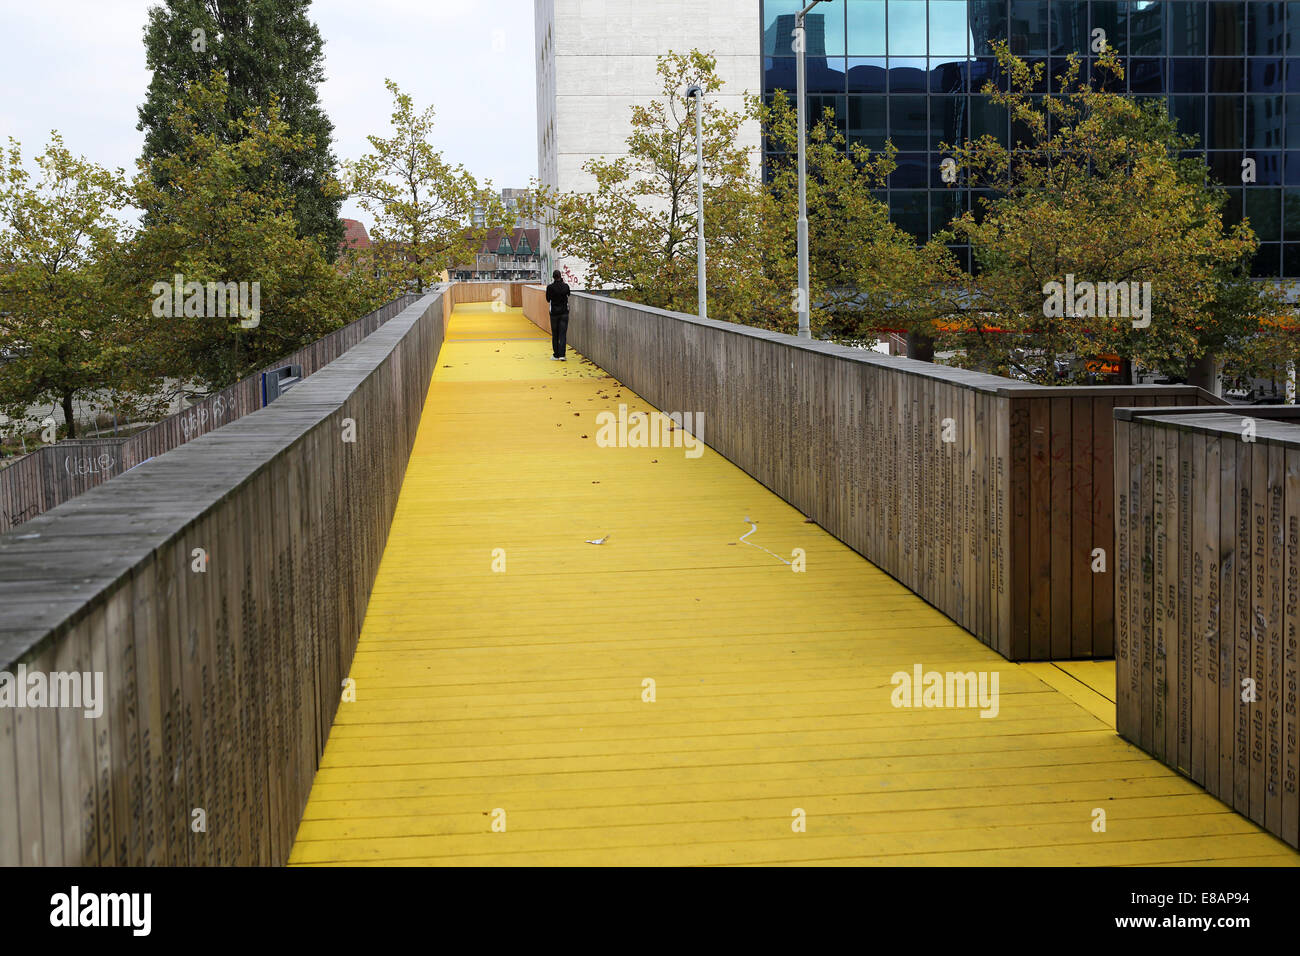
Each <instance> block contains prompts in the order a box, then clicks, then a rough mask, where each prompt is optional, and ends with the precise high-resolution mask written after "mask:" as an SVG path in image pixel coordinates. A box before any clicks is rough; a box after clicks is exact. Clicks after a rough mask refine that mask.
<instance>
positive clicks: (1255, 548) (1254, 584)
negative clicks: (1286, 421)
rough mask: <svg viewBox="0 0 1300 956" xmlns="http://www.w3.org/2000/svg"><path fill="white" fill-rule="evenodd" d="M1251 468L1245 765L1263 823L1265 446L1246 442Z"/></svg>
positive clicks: (1253, 810) (1253, 806)
mask: <svg viewBox="0 0 1300 956" xmlns="http://www.w3.org/2000/svg"><path fill="white" fill-rule="evenodd" d="M1249 447H1250V459H1249V460H1250V468H1251V508H1250V521H1251V526H1250V546H1251V556H1250V557H1251V574H1250V593H1249V598H1248V600H1249V602H1250V616H1251V621H1250V675H1251V678H1252V679H1253V680H1254V682H1255V700H1254V701H1253V702H1251V703H1250V704H1249V705H1248V706H1247V707H1246V708H1245V710H1246V713H1247V723H1248V724H1249V727H1250V736H1249V745H1248V746H1249V764H1248V770H1247V772H1248V773H1249V775H1250V818H1251V819H1252V820H1254V821H1255V822H1256V823H1259V824H1261V825H1262V824H1263V823H1264V820H1265V812H1266V808H1265V803H1266V793H1265V786H1266V782H1267V775H1266V767H1265V757H1264V754H1265V751H1266V750H1267V741H1266V740H1265V736H1266V726H1267V725H1266V721H1267V717H1266V714H1267V700H1266V693H1267V688H1266V686H1265V685H1266V675H1267V670H1268V666H1267V655H1268V649H1267V648H1268V504H1269V502H1268V457H1269V456H1268V446H1267V445H1260V444H1258V443H1255V442H1251V443H1249Z"/></svg>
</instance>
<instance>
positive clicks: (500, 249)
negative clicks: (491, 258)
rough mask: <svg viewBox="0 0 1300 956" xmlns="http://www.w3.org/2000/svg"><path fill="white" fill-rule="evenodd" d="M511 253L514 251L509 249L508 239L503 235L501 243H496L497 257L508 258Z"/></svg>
mask: <svg viewBox="0 0 1300 956" xmlns="http://www.w3.org/2000/svg"><path fill="white" fill-rule="evenodd" d="M512 252H514V250H513V249H511V248H510V237H509V236H507V235H504V234H503V235H502V236H501V241H500V242H499V243H497V255H501V256H508V255H510V253H512Z"/></svg>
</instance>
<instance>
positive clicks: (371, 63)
mask: <svg viewBox="0 0 1300 956" xmlns="http://www.w3.org/2000/svg"><path fill="white" fill-rule="evenodd" d="M152 5H153V3H151V2H150V0H35V2H34V0H0V27H3V36H0V90H3V94H0V145H7V138H8V137H10V136H12V137H14V138H15V139H17V140H18V141H19V142H21V143H22V145H23V154H24V158H25V159H27V160H28V165H29V166H30V165H31V163H30V160H31V157H32V156H34V155H36V154H37V153H39V152H40V151H41V150H42V149H43V148H44V146H45V144H46V141H47V140H48V137H49V132H50V130H52V129H57V130H58V131H59V132H61V133H62V134H63V138H64V142H65V143H66V144H67V146H68V148H69V149H70V150H72V151H73V152H74V153H78V154H81V155H84V156H86V157H87V158H88V159H91V160H93V161H94V162H97V163H99V164H100V165H101V166H108V167H118V166H120V167H122V168H123V169H125V170H126V171H127V172H128V173H132V172H133V171H134V169H135V159H136V157H137V156H139V154H140V146H141V143H142V142H143V134H141V133H139V132H137V131H136V128H135V124H136V122H137V116H136V107H137V106H139V105H140V103H141V102H143V100H144V94H145V89H146V88H147V86H148V83H149V71H148V70H147V69H145V63H144V42H143V30H144V25H145V22H146V19H147V10H148V9H149V7H150V6H152ZM311 16H312V18H313V19H314V20H315V21H316V25H317V26H318V27H319V28H320V32H321V37H322V38H323V39H324V41H325V83H324V84H323V86H322V88H321V100H322V103H323V105H324V108H325V112H326V113H327V114H329V117H330V119H331V120H333V122H334V137H335V139H334V148H335V153H336V155H337V156H338V157H339V159H340V161H341V160H344V159H355V158H357V157H358V156H360V155H361V154H362V153H363V152H364V151H365V150H366V147H367V143H366V140H365V138H366V136H367V135H370V134H377V135H388V131H389V124H388V118H389V114H390V113H391V112H392V100H391V97H390V96H389V94H388V91H387V90H386V89H384V79H385V77H391V78H392V79H394V80H396V81H397V84H398V85H399V86H400V87H401V88H402V90H403V91H405V92H407V93H410V94H411V95H412V96H413V97H414V98H415V102H416V106H417V107H419V108H421V109H423V108H424V107H425V106H428V105H430V104H432V105H433V106H434V107H435V108H436V110H437V125H436V127H435V128H434V134H433V139H434V145H435V146H436V147H437V148H438V149H440V150H442V151H443V153H444V155H445V156H446V158H447V159H448V160H450V161H452V162H458V163H464V164H465V165H466V166H467V167H469V169H470V171H471V172H473V173H474V174H475V175H476V176H478V177H479V178H480V179H491V180H492V183H493V185H494V186H495V187H497V188H498V189H499V188H502V187H506V186H513V187H523V186H527V185H528V181H529V179H530V178H532V177H533V176H536V175H537V134H536V112H537V102H536V83H535V79H534V77H535V66H534V60H533V0H454V2H453V0H315V2H313V3H312V6H311ZM343 215H344V216H350V217H352V218H361V219H363V220H364V218H365V217H363V216H361V215H360V214H359V211H358V210H357V209H356V207H355V206H354V205H353V204H352V203H351V202H348V203H345V204H344V207H343ZM370 225H371V223H369V222H366V226H367V228H368V227H369V226H370Z"/></svg>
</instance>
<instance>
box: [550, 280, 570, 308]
mask: <svg viewBox="0 0 1300 956" xmlns="http://www.w3.org/2000/svg"><path fill="white" fill-rule="evenodd" d="M546 301H547V302H549V303H551V315H568V314H569V286H568V283H566V282H564V281H563V280H559V281H556V282H552V283H551V284H550V285H548V286H547V287H546Z"/></svg>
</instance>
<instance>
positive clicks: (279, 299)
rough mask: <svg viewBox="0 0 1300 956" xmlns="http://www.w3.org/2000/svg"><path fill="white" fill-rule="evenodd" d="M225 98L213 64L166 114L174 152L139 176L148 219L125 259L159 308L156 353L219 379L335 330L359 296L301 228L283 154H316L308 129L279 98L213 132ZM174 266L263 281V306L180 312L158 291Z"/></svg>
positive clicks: (139, 197)
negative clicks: (301, 128)
mask: <svg viewBox="0 0 1300 956" xmlns="http://www.w3.org/2000/svg"><path fill="white" fill-rule="evenodd" d="M226 96H227V86H226V82H225V78H224V77H223V76H222V74H220V73H214V74H213V76H212V78H211V80H210V81H209V82H208V83H206V84H199V85H196V86H194V87H192V88H191V89H190V91H189V93H188V95H187V96H186V97H185V98H184V99H183V100H182V101H181V102H180V103H178V104H177V106H176V109H175V110H174V111H173V113H172V114H171V117H170V119H169V124H170V126H171V129H172V132H171V136H172V138H173V141H174V142H176V143H177V144H178V146H177V149H176V151H175V152H172V153H168V154H165V155H162V156H159V157H158V158H157V159H155V160H154V161H153V163H151V164H150V165H149V166H147V167H143V168H142V171H141V175H139V176H137V177H136V180H135V183H134V193H135V199H134V204H135V205H136V206H137V207H139V208H141V209H143V210H144V212H145V217H144V220H145V227H144V228H143V229H142V230H141V232H140V233H139V234H138V235H137V236H136V237H135V238H134V241H133V242H132V244H131V249H130V254H129V256H128V257H127V259H128V261H127V263H126V264H125V265H124V266H123V273H124V281H125V282H127V283H128V284H129V285H130V286H131V287H132V289H133V295H134V297H135V299H134V301H135V302H136V305H137V307H138V309H139V310H140V311H141V312H144V313H146V314H148V315H150V316H151V317H152V323H151V328H152V336H151V346H152V352H153V354H154V355H155V356H157V359H156V360H157V361H158V362H159V363H160V365H161V366H162V367H164V368H165V369H166V370H167V371H168V373H169V374H171V375H175V376H180V377H183V378H186V379H196V380H197V381H199V382H201V383H203V384H205V385H207V386H208V387H210V388H213V389H218V388H222V387H224V386H226V385H228V384H230V383H232V382H234V381H236V380H238V379H239V378H241V377H243V376H244V375H247V374H248V373H250V372H251V371H254V370H256V369H257V368H260V367H262V366H265V365H266V364H268V363H270V362H272V361H274V360H275V359H277V358H280V357H281V356H283V355H285V354H286V353H288V352H291V351H293V350H295V349H298V348H301V347H302V346H303V345H306V344H307V343H309V342H311V341H313V340H315V339H317V338H319V337H321V336H322V335H325V334H326V333H328V332H330V331H332V330H333V329H335V328H338V327H339V326H340V325H341V324H342V322H343V320H344V319H345V318H348V317H351V316H352V315H353V312H354V310H355V309H356V308H357V307H358V303H359V299H358V298H357V296H356V294H355V292H354V290H353V289H351V288H350V287H349V283H348V278H347V276H346V275H345V274H344V273H342V272H340V271H339V270H338V269H336V268H335V267H334V266H332V265H331V264H330V263H328V262H326V260H325V258H324V255H323V253H322V250H321V248H320V246H319V245H318V244H317V243H316V242H314V241H313V240H311V239H307V238H302V237H300V236H299V235H298V233H297V230H296V220H295V218H294V193H293V190H292V189H291V188H290V186H289V184H288V183H285V182H284V181H283V180H282V179H281V178H280V170H281V166H280V163H279V162H278V160H279V158H281V157H285V156H292V155H294V154H297V153H305V152H309V151H310V149H311V143H310V138H309V137H306V136H304V135H303V134H301V133H294V132H293V131H292V130H291V129H290V128H289V125H288V124H287V123H286V122H284V120H283V119H282V118H281V116H280V112H279V107H278V103H277V101H276V100H275V99H274V98H272V101H271V105H270V106H269V107H268V108H267V109H266V110H262V109H260V108H257V109H250V110H249V111H247V112H246V113H245V114H244V116H243V117H241V118H240V119H238V120H231V121H229V125H230V126H231V127H233V128H232V129H228V130H225V131H222V132H218V131H213V130H211V129H210V127H209V126H208V124H207V121H206V117H209V116H213V115H225V114H226V112H227V109H228V105H227V103H226ZM159 182H165V183H166V185H165V186H159V185H158V183H159ZM176 275H179V276H181V277H182V281H183V283H186V284H188V283H198V284H199V286H202V287H203V288H204V289H206V287H207V284H208V283H221V284H223V285H224V284H226V283H243V284H244V286H245V287H246V288H247V289H248V290H250V293H251V292H252V290H254V289H255V290H256V296H257V302H256V303H255V304H256V306H257V308H258V313H257V315H256V316H255V317H253V318H252V319H250V317H249V316H248V315H247V314H242V313H241V314H231V310H230V309H229V308H226V307H222V306H220V305H218V307H217V309H215V310H214V308H213V306H212V305H211V304H209V303H208V302H207V299H206V297H205V299H204V301H203V307H202V309H201V310H198V311H200V312H201V314H197V315H196V314H187V313H186V312H185V311H183V312H182V313H181V314H177V310H176V309H175V307H174V299H175V296H174V295H173V296H170V298H171V299H172V303H169V301H168V298H167V297H162V298H160V284H161V285H166V286H172V285H174V284H175V282H174V277H175V276H176ZM182 291H183V293H185V294H184V295H183V299H184V300H185V301H187V302H188V301H189V299H190V295H189V294H188V293H187V292H185V289H184V288H183V289H182ZM251 297H252V296H251V294H250V296H249V298H250V299H251ZM245 304H247V303H245ZM223 311H224V314H222V312H223Z"/></svg>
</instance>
